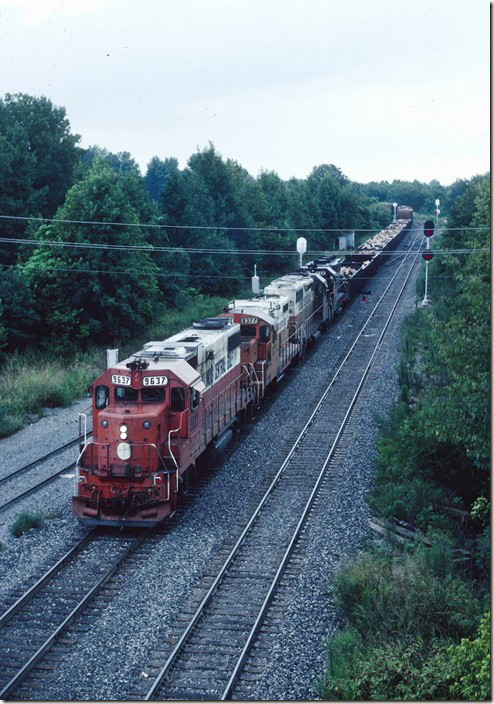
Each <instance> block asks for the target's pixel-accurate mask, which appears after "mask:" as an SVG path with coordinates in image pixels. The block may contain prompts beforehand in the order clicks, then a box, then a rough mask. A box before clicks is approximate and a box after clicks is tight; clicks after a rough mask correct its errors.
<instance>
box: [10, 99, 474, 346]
mask: <svg viewBox="0 0 494 704" xmlns="http://www.w3.org/2000/svg"><path fill="white" fill-rule="evenodd" d="M79 142H80V136H79V135H77V134H73V133H72V131H71V128H70V123H69V120H68V118H67V115H66V111H65V109H64V108H63V107H57V106H54V105H53V104H52V102H51V101H50V100H49V99H48V98H46V97H34V96H30V95H25V94H17V95H10V94H7V95H6V96H5V97H4V99H3V100H0V216H2V217H0V351H1V350H3V353H4V354H5V353H6V352H9V351H12V350H23V349H26V348H30V349H32V348H35V349H39V348H41V349H43V348H46V349H51V348H53V346H54V344H56V347H57V348H58V349H71V348H72V346H73V345H74V344H76V345H77V346H78V347H84V346H86V345H88V344H90V343H94V342H97V343H109V342H110V343H111V341H113V340H114V339H116V338H120V339H127V338H129V337H132V336H135V335H136V334H139V333H141V332H142V331H144V330H145V329H146V327H147V326H148V324H149V323H150V321H152V320H153V319H155V317H156V316H157V314H158V313H159V310H160V309H161V308H162V307H163V306H164V305H165V306H180V305H181V302H182V300H183V295H184V292H186V291H189V292H190V291H192V292H195V291H197V292H199V293H207V294H218V295H223V296H228V295H231V294H234V293H236V292H238V290H239V286H240V285H241V284H242V282H245V283H246V284H248V278H249V277H250V276H251V275H252V271H253V266H254V264H257V267H258V273H260V274H261V276H266V277H269V276H270V275H273V274H275V273H278V272H283V271H287V270H289V269H290V267H293V265H294V263H295V261H296V260H295V258H294V256H293V255H290V254H283V253H284V252H294V249H295V241H296V238H297V237H298V236H301V235H303V236H307V239H308V241H309V248H310V249H311V250H317V251H321V250H328V249H333V248H334V246H335V237H336V235H337V234H338V231H345V230H353V229H356V230H372V229H379V228H381V227H383V226H384V225H386V224H387V223H388V222H389V220H390V210H389V207H386V206H385V205H383V204H382V202H381V201H382V200H387V201H394V200H397V201H399V202H403V203H406V204H409V205H413V207H414V208H415V209H418V210H421V209H424V208H429V210H430V205H431V202H432V200H433V199H434V198H435V197H437V196H438V194H439V195H443V193H445V194H446V195H445V196H444V198H445V199H446V200H447V194H448V193H449V192H457V191H458V190H459V191H461V190H462V188H463V189H464V187H466V186H465V184H463V183H462V182H457V183H456V184H453V186H452V187H451V188H450V189H449V190H448V189H444V188H443V187H441V189H442V190H441V189H440V188H439V185H438V184H437V183H436V182H432V183H431V184H428V185H427V184H420V183H418V182H413V184H409V183H405V182H393V183H392V184H386V183H381V184H373V183H371V184H358V183H355V182H353V181H351V180H350V179H348V178H347V177H346V176H345V175H344V174H343V173H342V171H341V170H340V169H339V168H338V167H336V166H334V165H332V164H322V165H318V166H315V167H314V169H313V170H312V172H311V173H310V175H309V176H308V177H307V178H305V179H298V178H291V179H289V180H286V181H285V180H283V179H281V178H280V177H279V176H278V175H277V174H276V173H275V172H273V171H262V172H261V173H260V174H259V175H258V176H256V177H253V176H252V175H250V174H249V173H248V172H247V171H246V169H244V168H243V167H242V166H241V165H240V164H238V163H237V162H236V161H234V160H231V159H227V160H224V159H223V158H222V157H221V155H220V154H219V153H218V152H217V151H216V149H215V147H214V145H213V144H211V143H210V144H209V145H208V146H206V147H205V148H204V149H202V150H197V152H196V153H195V154H193V155H192V156H191V157H190V158H189V160H188V162H187V165H186V167H185V168H183V169H181V168H179V164H178V161H177V159H176V158H174V157H166V158H163V159H161V158H159V157H158V156H155V157H153V158H152V159H151V161H150V162H149V164H148V166H147V170H146V173H145V174H144V175H142V174H141V172H140V170H139V167H138V165H137V164H136V162H135V161H134V159H133V158H132V157H131V155H130V154H129V153H128V152H121V153H118V154H113V153H111V152H108V151H107V150H106V149H103V148H101V147H98V146H92V147H90V148H88V149H83V148H81V147H80V146H79ZM445 202H446V201H445ZM28 218H30V219H28ZM51 219H54V220H56V222H50V220H51ZM83 223H85V224H83ZM307 228H309V229H314V230H315V231H313V232H310V233H306V232H305V230H306V229H307ZM327 230H331V231H332V232H327Z"/></svg>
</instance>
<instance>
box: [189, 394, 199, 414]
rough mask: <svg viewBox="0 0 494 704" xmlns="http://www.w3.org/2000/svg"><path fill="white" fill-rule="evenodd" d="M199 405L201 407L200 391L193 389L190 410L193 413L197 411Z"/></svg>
mask: <svg viewBox="0 0 494 704" xmlns="http://www.w3.org/2000/svg"><path fill="white" fill-rule="evenodd" d="M198 405H199V391H196V390H195V389H191V390H190V409H191V411H195V410H196V408H197V406H198Z"/></svg>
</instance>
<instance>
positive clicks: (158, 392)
mask: <svg viewBox="0 0 494 704" xmlns="http://www.w3.org/2000/svg"><path fill="white" fill-rule="evenodd" d="M141 398H142V400H143V401H144V402H146V401H147V402H149V403H152V402H154V403H157V402H158V401H164V400H165V398H166V391H165V389H159V388H153V387H152V386H145V387H144V388H143V389H141Z"/></svg>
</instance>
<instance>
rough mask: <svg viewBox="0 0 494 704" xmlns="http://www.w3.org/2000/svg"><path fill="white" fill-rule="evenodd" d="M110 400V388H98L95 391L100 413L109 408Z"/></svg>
mask: <svg viewBox="0 0 494 704" xmlns="http://www.w3.org/2000/svg"><path fill="white" fill-rule="evenodd" d="M109 398H110V390H109V388H108V386H103V385H102V384H101V385H100V386H97V387H96V388H95V390H94V403H95V406H96V408H97V410H98V411H102V410H103V408H106V407H107V406H108V400H109Z"/></svg>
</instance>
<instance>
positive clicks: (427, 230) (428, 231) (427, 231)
mask: <svg viewBox="0 0 494 704" xmlns="http://www.w3.org/2000/svg"><path fill="white" fill-rule="evenodd" d="M433 234H434V223H433V222H432V220H426V221H425V222H424V235H425V236H426V237H432V235H433Z"/></svg>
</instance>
